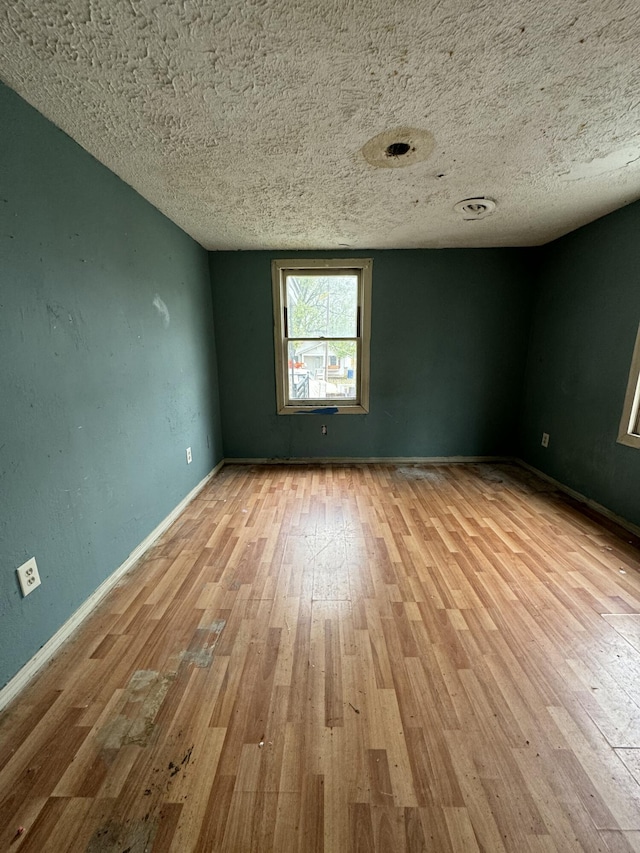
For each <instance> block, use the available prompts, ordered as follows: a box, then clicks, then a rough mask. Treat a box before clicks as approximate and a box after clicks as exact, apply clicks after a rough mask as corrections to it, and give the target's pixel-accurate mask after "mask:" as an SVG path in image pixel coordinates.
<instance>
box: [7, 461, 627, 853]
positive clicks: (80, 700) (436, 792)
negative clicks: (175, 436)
mask: <svg viewBox="0 0 640 853" xmlns="http://www.w3.org/2000/svg"><path fill="white" fill-rule="evenodd" d="M617 533H620V531H617V532H616V531H615V530H613V529H611V526H610V525H607V526H606V527H605V526H602V525H600V524H599V523H598V519H594V518H592V517H591V518H590V517H589V516H588V515H586V514H584V513H582V512H581V511H580V509H579V508H577V507H576V506H575V505H573V504H572V503H571V502H570V501H569V500H568V499H567V498H565V497H563V496H561V495H560V494H559V493H557V492H555V491H554V490H553V489H552V488H551V487H550V486H548V485H546V484H545V483H543V482H542V481H540V480H538V479H537V478H535V477H534V476H532V475H530V474H528V473H525V472H524V471H522V470H520V469H518V468H516V467H514V466H509V465H503V466H490V465H450V466H446V465H441V466H432V467H419V466H406V467H402V466H382V465H372V466H344V467H342V466H327V467H311V466H291V467H285V466H264V467H258V466H256V467H246V466H227V467H225V468H223V470H222V471H221V473H220V474H219V475H218V476H217V477H216V478H215V479H214V480H213V481H212V482H211V483H210V484H209V485H208V486H207V488H206V489H205V490H204V491H203V492H202V493H201V494H200V495H199V497H198V498H196V500H194V501H193V503H192V504H191V505H190V506H189V507H188V508H187V510H186V511H185V513H184V514H183V515H182V516H181V517H180V519H179V520H178V521H177V522H176V523H175V524H174V525H173V527H172V528H171V529H170V530H169V531H168V532H167V533H166V534H165V535H164V536H163V538H162V539H161V540H160V541H159V543H158V544H157V545H156V546H155V547H154V548H153V550H152V551H150V552H149V553H148V555H147V556H146V558H145V559H144V560H143V561H141V563H140V564H139V565H138V567H137V568H136V569H135V570H134V571H132V572H131V573H130V574H129V575H128V576H127V577H126V578H125V579H124V580H123V581H122V582H121V583H120V584H119V585H118V587H117V588H116V589H115V590H114V592H113V593H111V595H110V596H109V598H108V599H107V600H105V602H104V603H103V604H102V606H101V607H100V608H99V609H98V610H97V611H96V613H95V614H94V615H93V616H92V617H91V618H90V620H89V621H88V622H86V623H85V625H84V626H83V627H82V629H81V630H80V631H79V632H78V633H77V634H76V635H75V637H74V639H73V640H72V641H71V642H70V643H69V644H67V646H65V647H64V650H63V651H62V652H61V653H60V654H58V656H57V657H56V659H55V661H54V662H53V663H52V665H50V666H49V667H48V668H47V669H46V670H45V671H44V672H43V673H42V674H41V675H40V676H39V677H38V678H37V680H36V681H35V682H33V683H32V684H31V685H30V686H29V687H28V688H27V690H26V691H25V692H24V693H23V694H22V695H21V697H20V698H19V700H18V701H17V702H16V703H15V704H14V705H13V706H12V707H11V708H10V709H9V710H8V712H7V713H5V715H4V716H3V718H2V721H1V722H0V768H2V769H1V771H0V850H9V851H18V850H19V851H20V853H27V851H29V853H46V852H48V851H51V853H65V851H74V853H75V851H78V853H85V851H86V853H125V851H127V853H143V851H153V853H165V851H172V853H190V852H191V851H203V852H204V851H228V853H243V852H244V851H254V852H255V853H268V851H278V853H293V851H301V853H302V851H304V853H315V851H327V853H356V851H358V853H368V851H389V853H402V851H411V853H415V852H416V851H433V853H450V852H451V851H456V853H458V851H464V853H467V851H468V852H469V853H473V851H484V853H502V851H517V853H528V851H530V853H551V851H555V850H558V851H581V850H586V851H611V852H612V853H622V851H640V551H639V550H638V543H637V540H634V537H632V536H631V535H629V534H624V536H618V535H617ZM19 826H23V827H24V828H25V831H24V833H23V834H22V835H20V836H19V837H16V835H15V833H16V830H17V828H18V827H19Z"/></svg>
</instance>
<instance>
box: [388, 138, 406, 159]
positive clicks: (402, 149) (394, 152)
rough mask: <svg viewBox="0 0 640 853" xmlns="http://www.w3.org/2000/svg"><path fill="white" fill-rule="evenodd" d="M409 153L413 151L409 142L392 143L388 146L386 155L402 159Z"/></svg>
mask: <svg viewBox="0 0 640 853" xmlns="http://www.w3.org/2000/svg"><path fill="white" fill-rule="evenodd" d="M409 151H411V146H410V145H409V143H408V142H392V143H391V145H387V147H386V149H385V154H386V155H387V157H402V156H403V155H404V154H408V153H409Z"/></svg>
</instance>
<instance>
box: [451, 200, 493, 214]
mask: <svg viewBox="0 0 640 853" xmlns="http://www.w3.org/2000/svg"><path fill="white" fill-rule="evenodd" d="M453 209H454V210H455V212H456V213H461V214H462V218H463V219H484V218H485V216H490V215H491V214H492V213H493V211H494V210H495V209H496V203H495V201H492V199H490V198H484V197H481V198H465V199H463V200H462V201H459V202H458V203H457V204H454V206H453Z"/></svg>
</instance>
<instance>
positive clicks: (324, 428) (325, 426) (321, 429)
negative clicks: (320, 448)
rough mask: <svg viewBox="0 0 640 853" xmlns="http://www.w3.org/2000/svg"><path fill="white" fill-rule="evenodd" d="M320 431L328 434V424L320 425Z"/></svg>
mask: <svg viewBox="0 0 640 853" xmlns="http://www.w3.org/2000/svg"><path fill="white" fill-rule="evenodd" d="M320 432H321V433H322V434H323V435H326V434H327V432H328V429H327V425H326V424H322V426H321V427H320Z"/></svg>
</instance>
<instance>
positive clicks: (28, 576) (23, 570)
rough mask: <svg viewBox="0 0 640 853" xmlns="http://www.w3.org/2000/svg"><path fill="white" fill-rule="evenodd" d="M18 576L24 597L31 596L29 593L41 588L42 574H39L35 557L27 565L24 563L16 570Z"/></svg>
mask: <svg viewBox="0 0 640 853" xmlns="http://www.w3.org/2000/svg"><path fill="white" fill-rule="evenodd" d="M16 574H17V575H18V580H19V581H20V589H21V590H22V595H23V596H25V595H29V593H30V592H33V590H34V589H35V588H36V587H37V586H40V583H41V581H40V574H39V572H38V566H37V564H36V558H35V557H32V558H31V559H30V560H27V562H26V563H23V564H22V565H21V566H20V567H19V568H18V569H16Z"/></svg>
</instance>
